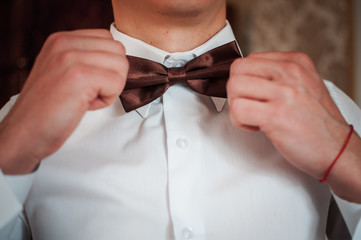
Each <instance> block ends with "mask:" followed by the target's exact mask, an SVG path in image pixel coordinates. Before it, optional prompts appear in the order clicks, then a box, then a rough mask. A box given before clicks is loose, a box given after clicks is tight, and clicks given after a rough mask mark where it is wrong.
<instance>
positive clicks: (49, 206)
mask: <svg viewBox="0 0 361 240" xmlns="http://www.w3.org/2000/svg"><path fill="white" fill-rule="evenodd" d="M111 33H112V34H113V36H114V39H116V40H118V41H120V42H122V43H123V44H124V45H125V47H126V51H127V54H128V55H133V56H139V57H144V58H148V59H151V60H153V61H157V62H160V63H163V64H164V65H166V66H168V67H171V66H181V65H184V63H185V62H187V61H189V60H190V59H192V58H194V57H195V56H198V55H200V54H202V53H204V52H206V51H208V50H210V49H212V48H215V47H218V46H220V45H223V44H225V43H227V42H230V41H233V40H234V35H233V33H232V30H231V28H230V26H229V24H228V23H227V26H226V27H225V28H224V29H223V30H221V31H220V32H219V33H218V34H217V35H215V36H214V37H213V38H212V39H210V40H209V41H208V42H206V43H204V44H203V45H202V46H200V47H198V48H196V49H194V50H192V51H189V52H186V53H167V52H165V51H162V50H160V49H157V48H154V47H152V46H150V45H147V44H146V43H144V42H142V41H139V40H136V39H134V38H131V37H129V36H126V35H124V34H122V33H120V32H118V31H117V30H116V29H115V27H114V26H113V25H112V26H111ZM327 87H328V88H329V90H330V93H331V95H332V97H333V99H334V100H335V102H336V103H337V105H338V106H339V108H340V109H341V111H342V114H343V115H344V116H345V118H346V119H347V121H348V122H349V123H352V124H354V126H355V130H356V131H357V132H358V133H360V132H361V111H360V109H358V107H357V106H356V105H355V104H354V103H353V102H352V101H351V100H350V99H349V98H348V97H347V96H345V95H344V94H343V93H342V92H341V91H340V90H339V89H337V88H336V87H335V86H334V85H332V84H331V83H329V82H327ZM15 100H16V98H13V99H12V100H11V101H10V102H9V103H8V105H7V106H6V107H5V108H4V110H3V111H2V112H1V116H2V117H4V116H5V114H6V113H7V111H8V110H9V109H10V108H11V106H12V105H13V104H14V102H15ZM228 111H229V109H228V105H227V103H226V101H225V99H219V98H210V97H207V96H203V95H200V94H197V93H195V92H193V91H191V90H189V89H188V88H187V87H185V86H183V85H175V86H172V87H170V88H169V89H168V91H167V92H166V93H165V94H164V95H163V96H162V97H161V98H159V99H157V100H155V101H154V102H152V103H150V104H148V105H146V106H143V107H141V108H139V109H137V110H134V111H132V112H129V113H125V111H124V109H123V107H122V104H121V102H120V101H119V100H117V101H115V103H114V104H112V105H111V106H109V107H107V108H105V109H101V110H96V111H89V112H87V113H86V115H85V116H84V118H83V119H82V121H81V123H80V124H79V126H78V127H77V129H76V130H75V132H74V133H73V134H72V135H71V137H70V138H69V139H68V140H67V141H66V142H65V144H64V145H63V146H62V147H61V149H60V150H59V151H58V152H56V153H55V154H53V155H52V156H50V157H48V158H47V159H45V160H44V161H43V162H42V164H41V166H40V168H39V169H38V171H37V173H36V174H32V175H28V176H23V177H12V178H18V179H17V180H14V179H13V181H12V180H11V179H9V178H11V177H7V176H6V177H2V175H1V174H0V191H1V193H2V190H1V189H5V188H6V189H7V190H6V191H7V193H6V194H5V195H4V196H3V194H1V196H0V211H5V210H4V209H5V208H7V206H8V205H9V204H10V203H13V202H14V196H13V195H12V191H15V195H17V198H18V199H19V202H20V203H21V202H22V200H21V198H24V196H26V195H27V189H29V188H30V186H31V189H30V192H29V194H28V196H27V198H26V200H25V203H24V206H25V211H26V215H27V217H24V216H22V217H21V218H20V220H19V218H18V219H17V220H16V221H17V223H16V224H15V227H14V228H11V229H12V230H11V229H10V228H8V229H10V230H9V232H12V234H13V236H14V238H19V239H21V238H24V239H26V238H27V237H28V236H29V234H30V233H29V231H30V229H31V231H32V235H33V237H34V239H44V240H48V239H51V240H58V239H59V240H60V239H86V240H91V239H96V240H98V239H156V240H168V239H177V240H181V239H197V240H205V239H207V240H213V239H214V240H219V239H227V240H232V239H247V240H260V239H274V240H280V239H281V240H282V239H287V240H289V239H293V240H295V239H300V240H312V239H315V240H316V239H317V240H318V239H324V236H325V227H326V219H327V211H328V205H329V201H330V197H331V192H330V190H329V188H328V186H327V184H321V183H319V182H318V181H317V180H316V179H313V178H312V177H310V176H308V175H306V174H304V173H303V172H301V171H299V170H298V169H296V168H294V167H293V166H291V165H290V164H289V163H288V162H287V161H286V160H285V159H284V158H283V157H282V156H281V155H280V153H279V152H278V151H277V150H276V149H275V148H274V147H273V145H272V143H271V142H270V141H269V139H268V138H267V137H266V136H265V135H264V134H263V133H262V132H258V133H249V132H245V131H242V130H239V129H237V128H234V127H233V126H232V125H231V123H230V120H229V116H228V115H229V114H228ZM245 114H247V113H245ZM295 127H297V126H295ZM23 178H28V179H27V180H24V179H23ZM31 178H34V179H33V180H32V179H31ZM16 181H17V182H16ZM21 182H23V184H20V183H21ZM26 183H28V184H26ZM29 183H30V184H29ZM31 183H32V185H31ZM9 185H10V186H11V188H12V189H10V188H9ZM7 198H8V199H7ZM7 201H8V202H7ZM337 201H338V202H339V204H340V208H341V211H342V212H343V214H344V215H345V219H346V222H347V224H348V227H349V229H350V231H351V234H360V228H361V226H359V227H358V228H357V224H359V225H360V223H359V222H360V221H359V219H360V217H361V206H360V205H358V204H352V203H349V202H346V201H343V200H341V199H337ZM19 206H20V205H19V204H14V206H12V207H13V210H9V211H7V212H8V217H7V218H6V219H5V218H3V219H5V220H4V221H3V222H1V220H0V224H3V226H5V222H9V221H10V219H11V218H12V217H13V216H14V214H17V213H18V212H19V211H20V210H19V209H20V207H19ZM1 214H2V212H1ZM1 218H2V217H0V219H1ZM14 221H15V220H14ZM27 224H29V225H27ZM0 226H1V225H0ZM4 229H5V228H4ZM355 229H356V230H357V231H358V232H359V233H356V232H355ZM354 237H355V239H356V236H354Z"/></svg>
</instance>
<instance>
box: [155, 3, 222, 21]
mask: <svg viewBox="0 0 361 240" xmlns="http://www.w3.org/2000/svg"><path fill="white" fill-rule="evenodd" d="M152 2H154V3H153V4H154V5H153V6H154V7H156V8H157V11H158V12H159V13H161V14H163V15H170V16H173V17H195V16H198V15H199V14H201V13H204V12H207V11H208V10H209V9H211V8H215V7H217V6H218V7H220V6H222V5H223V4H224V3H225V1H224V0H152Z"/></svg>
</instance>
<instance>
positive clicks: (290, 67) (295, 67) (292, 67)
mask: <svg viewBox="0 0 361 240" xmlns="http://www.w3.org/2000/svg"><path fill="white" fill-rule="evenodd" d="M284 68H285V69H287V71H289V72H292V73H294V74H297V75H300V74H301V73H302V72H303V68H302V66H301V65H299V64H297V63H295V62H286V63H284Z"/></svg>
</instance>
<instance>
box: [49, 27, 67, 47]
mask: <svg viewBox="0 0 361 240" xmlns="http://www.w3.org/2000/svg"><path fill="white" fill-rule="evenodd" d="M71 39H72V37H71V36H70V35H68V34H65V33H64V32H58V33H54V34H53V35H52V36H50V37H49V44H50V50H51V51H56V50H58V49H63V48H64V45H66V43H68V42H69V41H71Z"/></svg>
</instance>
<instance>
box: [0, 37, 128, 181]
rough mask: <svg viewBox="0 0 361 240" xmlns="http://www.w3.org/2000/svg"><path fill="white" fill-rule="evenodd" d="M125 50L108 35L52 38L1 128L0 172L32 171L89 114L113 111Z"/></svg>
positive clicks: (121, 85)
mask: <svg viewBox="0 0 361 240" xmlns="http://www.w3.org/2000/svg"><path fill="white" fill-rule="evenodd" d="M128 67H129V66H128V61H127V59H126V56H125V49H124V47H123V45H122V44H121V43H119V42H116V41H114V40H113V38H112V36H111V34H110V32H109V31H107V30H78V31H73V32H61V33H55V34H53V35H51V36H50V37H49V38H48V39H47V41H46V42H45V44H44V46H43V48H42V50H41V52H40V54H39V55H38V57H37V59H36V61H35V64H34V67H33V69H32V71H31V73H30V75H29V78H28V80H27V82H26V84H25V85H24V88H23V90H22V91H21V93H20V96H19V98H18V100H17V102H16V103H15V105H14V107H13V108H12V110H11V111H10V112H9V114H8V115H7V116H6V117H5V119H4V120H3V121H2V122H1V123H0V168H1V169H2V171H3V172H4V173H6V174H24V173H28V172H31V171H32V170H33V169H34V168H35V167H36V166H37V165H38V164H39V163H40V161H41V160H42V159H43V158H45V157H47V156H49V155H50V154H52V153H54V152H55V151H57V150H58V149H59V148H60V147H61V146H62V144H63V143H64V142H65V140H66V139H67V138H68V137H69V136H70V134H71V133H72V132H73V131H74V129H75V128H76V126H77V125H78V123H79V122H80V120H81V118H82V116H83V115H84V114H85V112H86V111H87V110H95V109H99V108H104V107H106V106H109V105H110V104H111V103H112V102H113V101H114V100H115V99H117V98H118V96H119V94H120V93H121V91H122V90H123V88H124V85H125V81H126V77H127V72H128Z"/></svg>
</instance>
